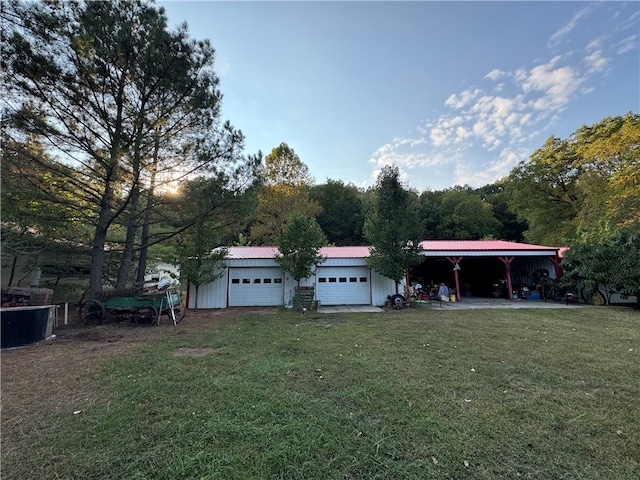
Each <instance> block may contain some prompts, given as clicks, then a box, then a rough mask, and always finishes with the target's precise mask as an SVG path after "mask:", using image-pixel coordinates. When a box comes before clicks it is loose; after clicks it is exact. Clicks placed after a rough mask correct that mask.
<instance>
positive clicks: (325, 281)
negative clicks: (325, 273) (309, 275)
mask: <svg viewBox="0 0 640 480" xmlns="http://www.w3.org/2000/svg"><path fill="white" fill-rule="evenodd" d="M318 282H319V283H327V279H326V277H320V278H319V279H318Z"/></svg>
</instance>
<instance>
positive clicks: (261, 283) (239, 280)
mask: <svg viewBox="0 0 640 480" xmlns="http://www.w3.org/2000/svg"><path fill="white" fill-rule="evenodd" d="M283 303H284V274H283V273H282V270H281V269H279V268H230V269H229V306H230V307H254V306H278V305H282V304H283Z"/></svg>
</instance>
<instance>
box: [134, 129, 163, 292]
mask: <svg viewBox="0 0 640 480" xmlns="http://www.w3.org/2000/svg"><path fill="white" fill-rule="evenodd" d="M159 149H160V139H159V134H158V131H157V130H156V136H155V142H154V148H153V163H152V164H151V165H150V167H151V179H150V180H149V189H148V190H147V203H146V206H145V209H144V221H143V223H142V237H141V239H140V255H139V257H138V273H137V276H136V286H138V287H142V286H143V285H144V277H145V274H146V273H147V258H148V255H147V252H148V250H149V229H150V228H149V226H150V224H151V210H152V207H153V195H154V193H155V188H156V172H157V170H158V151H159Z"/></svg>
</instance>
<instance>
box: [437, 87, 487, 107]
mask: <svg viewBox="0 0 640 480" xmlns="http://www.w3.org/2000/svg"><path fill="white" fill-rule="evenodd" d="M480 93H482V92H481V90H480V89H478V88H476V89H475V90H465V91H463V92H461V93H460V95H459V96H458V95H456V94H455V93H454V94H453V95H451V96H450V97H449V98H447V100H445V102H444V104H445V105H446V106H447V107H451V108H455V109H460V108H463V107H465V106H466V105H467V104H468V103H469V102H470V101H472V100H473V99H474V98H475V97H477V96H478V95H479V94H480Z"/></svg>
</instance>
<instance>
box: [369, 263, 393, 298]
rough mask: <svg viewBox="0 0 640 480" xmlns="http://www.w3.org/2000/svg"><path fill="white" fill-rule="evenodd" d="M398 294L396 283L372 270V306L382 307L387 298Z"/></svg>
mask: <svg viewBox="0 0 640 480" xmlns="http://www.w3.org/2000/svg"><path fill="white" fill-rule="evenodd" d="M394 293H396V282H394V281H393V280H391V279H390V278H387V277H383V276H382V275H380V274H379V273H377V272H376V271H374V270H371V297H372V298H371V304H372V305H375V306H382V305H384V304H385V302H386V301H387V297H388V296H389V295H391V294H394Z"/></svg>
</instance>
